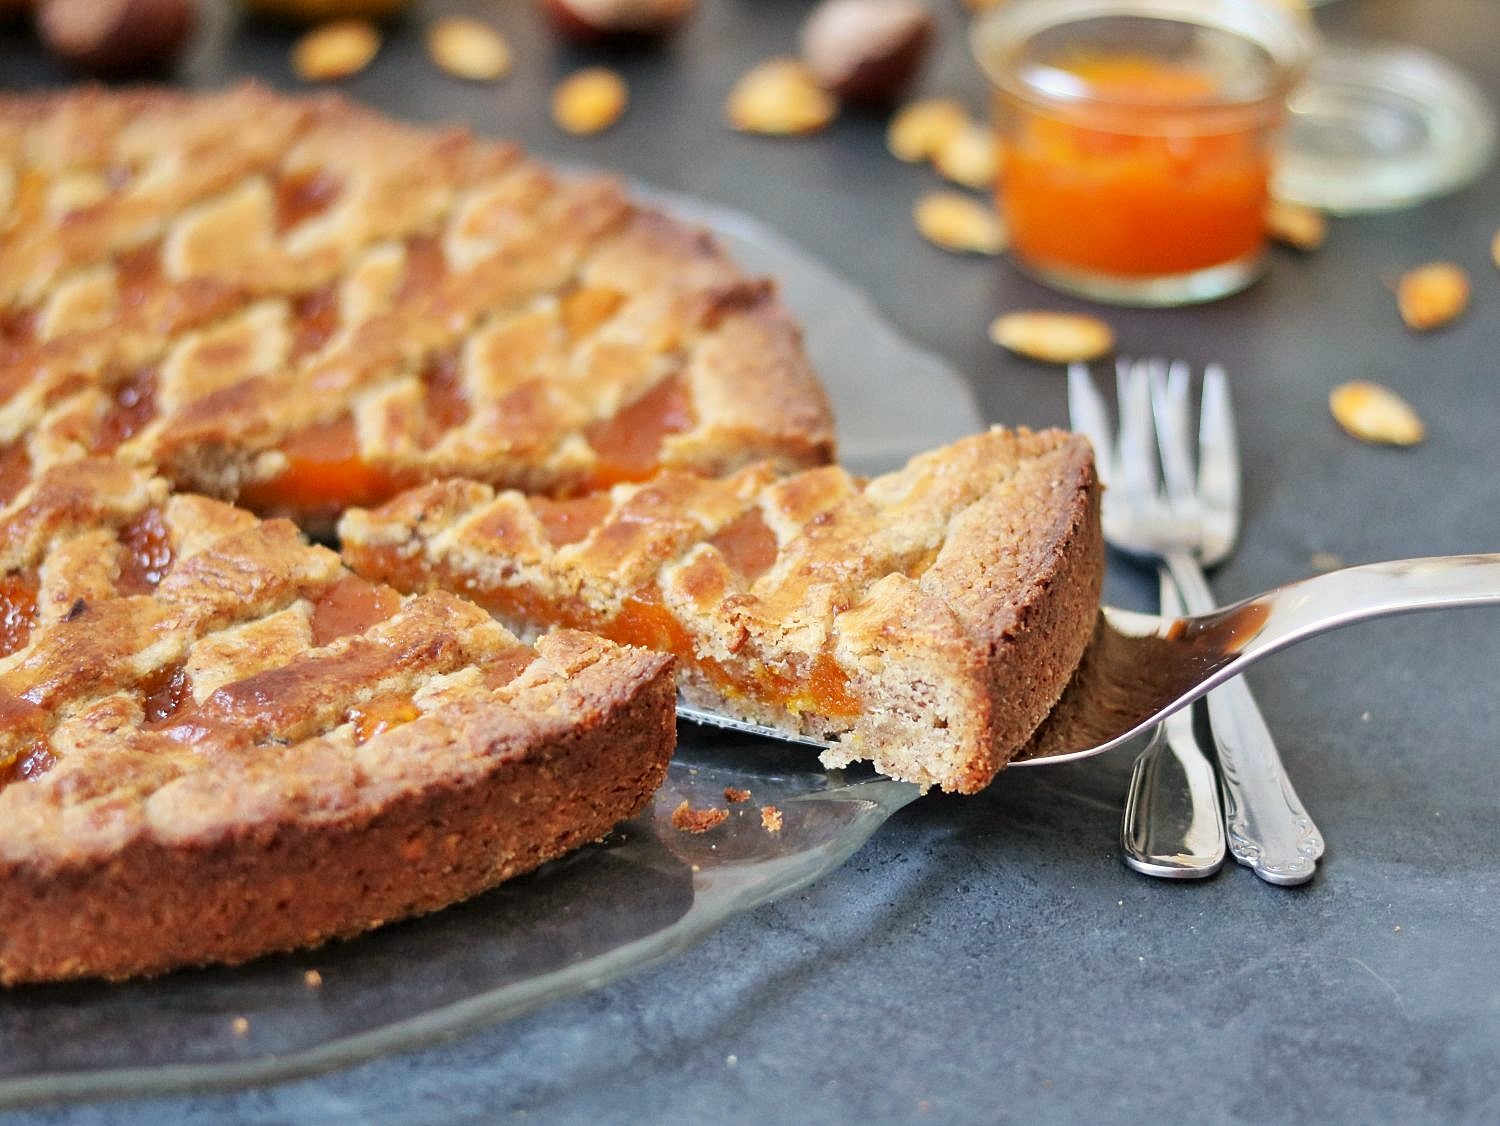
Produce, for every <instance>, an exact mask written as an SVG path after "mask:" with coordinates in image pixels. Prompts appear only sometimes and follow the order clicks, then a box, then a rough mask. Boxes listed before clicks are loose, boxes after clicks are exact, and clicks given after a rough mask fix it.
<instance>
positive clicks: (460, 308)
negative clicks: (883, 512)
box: [0, 88, 831, 521]
mask: <svg viewBox="0 0 1500 1126" xmlns="http://www.w3.org/2000/svg"><path fill="white" fill-rule="evenodd" d="M164 97H165V96H164ZM165 102H166V105H165V107H162V106H158V105H156V104H155V103H154V102H153V101H152V100H151V99H150V98H137V99H134V100H132V99H121V100H119V101H111V100H110V99H109V98H106V97H101V96H100V95H97V94H94V95H82V96H75V97H74V98H73V99H71V100H70V99H68V98H62V99H59V100H58V101H57V102H56V103H55V104H54V105H53V106H52V107H51V112H50V113H38V114H34V115H33V118H34V119H35V122H36V123H35V124H32V125H30V126H23V125H17V124H16V123H15V118H16V117H17V116H18V114H17V113H16V112H15V111H14V110H12V112H11V113H9V114H7V113H6V112H5V104H4V103H0V123H5V124H6V125H7V126H8V129H9V139H8V142H7V143H6V144H5V145H4V148H3V150H0V151H3V152H4V153H5V154H6V155H8V156H9V158H10V163H9V166H8V167H7V168H6V169H5V170H4V171H3V172H0V175H4V176H7V177H8V179H5V180H3V181H0V204H6V206H5V208H4V213H5V224H6V225H5V228H4V231H5V233H4V240H5V241H4V243H3V244H0V263H3V266H0V321H3V325H0V327H3V329H4V332H3V334H0V451H3V453H0V501H3V500H4V499H6V498H7V496H10V495H14V492H15V491H16V489H17V488H18V487H19V482H20V481H21V480H24V471H25V470H26V469H27V468H30V467H35V468H37V469H41V468H45V467H47V466H49V465H51V464H55V463H56V462H58V461H64V460H69V459H71V458H73V457H76V456H80V455H86V454H91V453H108V452H114V451H116V450H118V452H119V454H120V456H123V457H125V458H126V459H127V460H131V461H135V462H138V463H142V464H152V465H156V466H158V467H159V468H160V469H162V470H163V471H165V472H166V473H167V474H168V475H169V476H171V477H172V478H173V479H174V480H175V481H177V482H178V483H179V484H181V485H184V486H187V487H192V488H197V489H201V490H205V491H210V492H214V493H217V494H219V495H236V494H237V493H239V492H240V491H241V490H242V489H243V490H244V493H245V497H246V499H247V500H248V501H249V502H250V503H252V504H253V505H254V506H255V507H257V508H259V509H261V510H263V511H285V512H290V513H294V514H297V515H299V516H302V517H303V518H304V520H305V521H307V520H314V521H315V520H316V519H318V518H322V519H325V520H326V519H327V518H329V517H330V516H331V515H332V514H333V513H334V512H336V511H337V510H338V509H339V508H340V507H342V506H343V505H345V504H347V503H350V502H354V501H364V502H371V501H375V500H379V499H382V498H383V497H384V496H385V495H389V494H390V493H392V492H394V491H395V490H396V488H397V487H398V486H399V485H401V484H403V483H405V484H410V483H412V482H415V481H421V480H427V479H430V478H432V477H434V476H440V475H447V474H454V473H464V474H466V475H469V476H472V477H476V478H480V479H485V480H489V481H492V482H495V483H499V484H509V485H515V486H517V487H523V488H526V489H528V490H531V491H544V492H554V493H556V492H561V493H568V492H578V491H583V490H586V489H588V488H593V487H598V486H600V485H607V484H610V483H613V482H614V481H616V480H622V479H641V478H644V477H646V476H649V475H650V473H651V472H653V471H654V470H655V469H656V467H657V466H658V465H660V464H666V465H675V466H680V467H684V468H691V469H694V470H696V471H707V472H722V471H725V470H728V469H731V468H734V467H736V466H738V465H741V464H745V463H746V462H748V461H751V460H754V459H756V458H760V457H771V458H774V459H778V460H781V461H782V462H783V463H784V464H787V465H796V464H807V463H809V462H816V461H821V460H824V459H826V458H827V457H828V455H829V452H830V449H831V439H830V433H831V431H830V426H829V423H828V411H827V404H826V401H825V400H824V398H823V396H822V393H821V391H820V390H819V389H818V387H817V384H816V380H815V379H814V378H813V376H812V374H811V372H810V370H809V369H808V367H807V364H806V361H805V359H804V358H803V356H802V354H801V349H800V343H799V340H798V336H797V333H796V331H795V329H794V328H793V326H792V325H791V322H790V321H789V320H788V319H787V318H786V317H785V315H784V314H783V313H782V312H781V311H780V310H779V308H778V307H777V306H776V305H775V302H774V299H773V298H772V295H771V292H770V290H769V288H768V287H767V286H765V285H764V284H761V283H752V282H747V281H746V280H745V279H743V278H742V277H741V276H740V275H739V274H738V272H737V271H736V270H735V269H734V268H733V266H732V265H731V264H730V263H729V262H728V260H727V259H726V258H725V257H724V256H723V255H722V253H721V252H719V251H718V249H717V248H716V247H715V246H713V244H712V243H711V242H710V241H708V240H707V239H706V238H705V237H704V236H702V235H701V234H699V233H697V232H693V231H691V230H688V229H685V228H683V227H680V226H679V225H677V224H675V223H672V222H671V221H669V220H666V219H663V218H661V217H660V216H656V215H653V214H651V213H649V212H644V211H640V210H638V209H636V208H634V207H633V206H631V205H630V203H629V201H628V200H627V199H626V198H625V196H624V194H623V193H622V192H621V190H620V189H619V187H618V186H617V185H615V184H614V183H613V182H611V181H608V180H603V179H597V178H596V179H589V178H584V179H579V180H575V181H570V182H563V181H559V180H558V179H557V178H555V177H554V176H552V175H551V174H550V173H549V172H548V171H547V170H546V169H544V168H543V167H541V166H540V165H537V164H535V163H533V162H530V161H527V160H525V159H524V158H522V157H521V156H520V154H519V153H517V152H516V150H515V149H514V148H513V147H512V146H508V145H499V144H491V143H483V142H478V141H475V140H473V139H472V138H468V137H466V136H462V135H454V134H447V135H443V134H428V133H423V132H419V131H416V130H410V129H405V128H402V127H400V126H397V125H394V124H392V123H389V122H385V121H383V120H381V119H378V118H376V117H374V116H373V115H369V114H366V113H363V112H361V111H357V110H355V109H353V108H352V107H350V106H348V105H347V104H345V103H342V102H338V101H332V100H330V101H323V102H314V103H305V104H301V103H289V102H286V101H284V100H282V99H278V98H275V97H274V96H271V95H268V94H266V93H264V92H262V91H259V90H256V89H254V88H245V89H242V90H239V91H236V92H234V93H232V94H229V95H224V96H222V97H221V98H219V99H218V100H217V101H216V103H215V104H216V105H217V106H218V110H219V112H220V115H221V118H222V115H224V114H228V115H229V116H230V117H231V118H232V119H235V120H238V119H240V118H245V117H256V116H257V115H262V114H263V115H264V116H265V118H266V121H265V122H264V123H260V124H258V127H257V128H255V129H251V130H249V131H248V132H247V133H246V136H245V139H244V140H243V141H241V140H240V138H239V134H238V133H234V134H232V135H231V137H230V139H229V140H228V141H226V140H225V139H224V138H223V136H222V131H223V126H222V121H221V125H220V130H219V135H216V138H215V141H216V145H215V147H212V148H208V147H206V144H207V143H206V141H205V140H204V138H203V137H201V136H200V135H199V131H198V130H195V129H194V128H185V129H183V130H181V131H180V132H179V131H176V130H174V129H173V128H172V125H173V122H174V120H175V118H174V112H178V113H180V110H179V109H178V108H177V100H176V99H173V98H171V97H165ZM89 110H98V112H99V113H100V114H101V115H102V119H104V120H108V121H109V122H110V123H111V124H112V126H113V127H115V128H116V130H117V136H118V138H119V139H117V140H111V136H110V135H95V134H89V135H88V137H87V139H86V140H80V139H79V138H77V137H75V136H73V133H75V132H78V131H79V130H78V129H77V128H76V127H75V123H76V121H77V120H79V119H85V120H86V119H88V117H89V113H88V112H87V111H89ZM106 111H108V112H106ZM194 120H197V118H194ZM117 150H118V151H117ZM314 154H316V155H314ZM190 158H191V159H190ZM187 163H192V164H193V166H194V167H198V166H199V165H206V166H207V167H208V169H209V171H203V172H201V173H200V174H199V175H197V176H196V177H194V178H192V179H191V180H190V182H189V183H188V184H187V186H178V185H176V184H175V181H164V179H163V178H164V177H165V175H166V173H165V172H161V171H159V170H160V169H167V170H172V169H177V168H180V167H181V166H183V165H184V164H187ZM334 166H336V167H338V169H339V172H338V173H333V172H331V171H329V169H330V168H331V167H334ZM214 167H219V168H220V172H219V173H218V174H211V170H212V169H213V168H214ZM5 185H9V186H8V187H6V186H5ZM80 185H93V187H84V186H80ZM101 193H102V194H101ZM137 197H140V198H137ZM382 201H385V202H382ZM395 201H399V204H400V205H399V206H393V205H392V203H393V202H395ZM164 214H166V215H170V216H171V219H170V223H169V224H168V225H167V226H165V227H164V228H163V227H162V226H161V225H160V223H159V222H154V221H153V217H155V219H156V220H161V219H162V216H163V215H164ZM386 216H394V217H395V218H393V219H392V218H386ZM288 224H290V225H288ZM78 228H82V229H85V230H87V231H88V232H89V233H90V237H89V238H88V239H83V240H80V239H78V238H77V237H74V234H75V230H76V229H78ZM49 245H51V246H56V245H61V246H62V250H61V251H60V252H56V251H55V252H54V253H53V254H52V255H51V257H48V256H45V255H42V254H41V251H40V250H39V249H34V248H41V247H46V246H49ZM91 255H92V257H91ZM101 255H102V257H101Z"/></svg>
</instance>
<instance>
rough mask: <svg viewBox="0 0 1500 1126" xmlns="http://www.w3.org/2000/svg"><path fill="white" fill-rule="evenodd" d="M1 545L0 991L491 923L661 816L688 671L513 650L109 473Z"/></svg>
mask: <svg viewBox="0 0 1500 1126" xmlns="http://www.w3.org/2000/svg"><path fill="white" fill-rule="evenodd" d="M18 499H19V503H18V504H16V505H13V506H11V507H10V508H9V509H8V510H7V511H6V512H5V514H4V516H3V517H0V552H3V557H4V558H3V562H4V568H5V574H6V576H7V577H6V579H5V585H4V589H3V600H4V609H5V614H4V623H5V629H4V637H3V642H4V646H3V651H4V656H3V657H0V983H3V984H15V983H18V982H28V981H51V980H59V979H64V978H73V977H84V976H87V977H107V978H121V977H127V976H135V975H140V974H153V973H159V972H162V971H164V970H168V969H172V968H175V967H178V966H185V965H197V964H201V963H209V962H224V963H235V962H242V961H245V960H246V959H249V958H254V957H257V956H259V955H262V954H266V953H270V952H273V951H279V950H289V949H293V948H296V947H302V946H310V945H315V944H317V943H320V942H322V941H324V940H326V939H329V938H333V937H346V936H349V935H353V934H357V933H359V932H361V931H364V930H368V929H370V928H372V927H376V926H380V925H381V924H382V923H384V922H386V921H390V920H395V919H400V918H404V917H407V916H410V915H416V914H421V913H424V912H427V911H432V910H435V909H437V908H440V907H444V906H446V905H448V904H449V903H452V902H455V901H456V900H459V899H462V898H465V897H467V896H470V895H474V894H476V893H477V892H480V891H483V890H485V889H486V888H489V887H493V886H494V885H495V884H497V883H499V882H500V881H502V880H504V879H507V878H508V877H510V876H513V875H517V874H519V873H521V872H525V871H529V870H530V869H532V868H535V867H536V866H537V865H538V864H540V863H542V862H543V861H545V860H548V859H550V858H552V857H554V856H558V855H561V854H562V853H563V852H565V851H567V850H569V849H571V848H574V847H576V846H578V845H580V844H583V843H584V842H586V841H588V840H591V839H594V838H596V837H598V836H600V835H601V834H603V833H605V832H607V831H608V830H609V829H610V827H611V826H613V825H614V824H616V823H617V822H619V821H621V820H623V819H625V818H627V817H630V816H631V815H633V814H634V813H635V812H637V811H638V810H639V809H640V808H641V807H642V806H643V805H645V803H646V802H647V801H648V800H649V798H650V795H651V793H652V792H653V791H654V790H655V789H656V787H657V786H658V785H659V783H660V782H661V779H662V777H663V776H664V774H665V771H666V765H667V760H668V758H669V757H670V755H671V751H672V747H673V745H674V741H675V727H674V719H673V691H672V676H671V664H672V661H671V658H670V657H668V656H665V655H662V654H656V653H648V652H645V651H643V650H638V649H634V650H627V649H621V648H620V647H618V646H615V645H612V644H610V643H608V642H605V641H602V640H600V639H599V638H597V637H593V636H590V635H587V634H579V633H573V632H566V631H565V632H559V633H554V634H551V635H549V636H548V637H545V638H543V639H541V640H540V641H539V642H538V643H537V644H536V646H535V647H529V646H525V645H522V644H521V643H520V642H518V641H517V640H516V638H515V637H514V636H512V635H511V634H510V633H509V632H508V631H506V630H505V629H504V628H503V627H502V626H501V625H499V624H498V623H497V622H495V621H494V620H493V618H491V616H490V615H489V614H488V613H486V612H485V611H483V610H481V609H479V608H478V607H476V606H474V605H472V604H471V603H468V602H465V601H463V600H462V599H460V598H458V597H456V596H454V595H449V594H433V595H424V596H421V597H416V598H402V597H401V596H400V595H398V594H397V593H396V592H395V591H393V590H391V589H390V588H389V587H384V586H381V585H379V584H376V583H371V582H367V581H365V580H363V579H360V578H358V577H356V576H354V575H352V574H350V573H349V572H348V571H347V570H345V569H344V568H343V567H342V566H341V565H340V563H339V560H338V557H337V556H336V555H335V554H334V553H333V552H331V551H329V550H327V549H326V548H321V547H313V546H309V545H308V544H307V543H306V542H305V541H304V540H303V539H302V537H301V536H300V535H299V534H298V532H297V530H296V528H294V527H293V526H292V525H291V524H289V523H287V522H286V521H284V520H271V521H261V520H258V519H257V518H256V517H254V516H252V515H251V514H250V513H248V512H244V511H242V510H239V509H235V508H232V507H230V506H229V505H227V504H224V503H222V502H219V501H214V500H209V499H207V498H204V497H198V496H187V495H176V496H173V495H170V494H169V493H168V490H167V487H166V483H165V482H164V481H161V480H160V479H157V478H152V477H151V476H150V475H149V474H148V473H145V472H142V471H138V470H131V469H127V468H125V467H123V466H120V465H118V464H117V463H114V462H110V461H104V460H97V459H96V460H85V461H79V462H75V463H73V464H71V465H67V466H61V467H58V468H56V469H54V470H52V471H50V472H48V473H46V474H45V475H43V476H42V477H41V478H40V479H39V480H37V481H36V482H35V483H34V484H32V485H30V486H28V487H27V488H26V489H25V490H24V491H23V492H22V494H21V496H20V498H18Z"/></svg>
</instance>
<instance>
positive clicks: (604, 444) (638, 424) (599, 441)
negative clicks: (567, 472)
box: [585, 376, 694, 487]
mask: <svg viewBox="0 0 1500 1126" xmlns="http://www.w3.org/2000/svg"><path fill="white" fill-rule="evenodd" d="M693 422H694V417H693V404H692V401H691V398H690V397H689V395H688V389H687V386H686V384H684V382H683V380H682V379H681V377H679V376H672V377H671V378H669V379H664V380H662V381H661V382H660V383H658V384H657V385H656V386H655V387H653V388H652V389H651V390H649V391H647V392H646V393H645V394H644V395H642V396H641V397H640V398H638V399H636V400H635V402H633V403H629V404H627V405H626V406H624V407H622V408H620V410H619V411H618V412H617V413H616V414H615V416H614V417H613V418H609V419H605V420H604V421H602V422H596V423H594V424H593V425H592V426H590V427H589V428H588V430H587V432H586V434H585V437H587V438H588V442H589V445H590V446H592V447H593V448H594V452H595V453H596V454H598V455H599V466H598V468H597V469H596V470H595V473H594V478H595V484H596V485H598V486H600V487H608V486H610V485H615V484H619V483H620V482H622V481H644V480H645V479H646V478H648V477H650V476H651V475H652V474H653V473H655V472H656V470H657V469H658V467H659V466H660V465H661V447H662V442H664V441H665V440H666V439H667V437H668V436H669V435H672V434H682V433H684V432H686V431H688V430H691V429H692V427H693Z"/></svg>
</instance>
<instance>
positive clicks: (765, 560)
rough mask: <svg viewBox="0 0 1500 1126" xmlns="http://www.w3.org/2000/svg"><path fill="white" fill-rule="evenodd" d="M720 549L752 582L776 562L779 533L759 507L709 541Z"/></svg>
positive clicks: (746, 578)
mask: <svg viewBox="0 0 1500 1126" xmlns="http://www.w3.org/2000/svg"><path fill="white" fill-rule="evenodd" d="M708 542H709V543H710V544H712V545H713V546H714V547H716V548H718V549H719V552H720V554H722V555H723V556H724V562H726V563H728V564H729V565H730V566H731V567H733V568H734V569H735V570H736V571H738V572H739V573H740V574H741V576H743V577H744V579H745V581H746V582H751V583H753V582H754V581H755V580H756V579H758V578H760V576H761V575H764V574H765V573H766V572H767V571H769V570H770V569H771V564H773V563H775V562H776V552H777V549H778V545H777V543H776V533H775V532H773V531H771V529H770V528H769V527H768V526H767V524H766V520H765V517H764V516H762V515H761V511H760V509H758V508H752V509H750V511H748V512H746V513H745V514H744V515H743V516H741V517H739V518H738V519H736V520H734V521H732V522H731V523H729V524H726V525H725V526H724V527H723V528H721V529H720V530H719V533H718V534H717V535H716V536H714V537H713V538H712V539H711V540H709V541H708Z"/></svg>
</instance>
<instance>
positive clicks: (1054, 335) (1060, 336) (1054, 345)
mask: <svg viewBox="0 0 1500 1126" xmlns="http://www.w3.org/2000/svg"><path fill="white" fill-rule="evenodd" d="M990 339H991V340H993V341H994V342H995V343H996V344H998V345H1000V347H1002V348H1007V349H1009V350H1010V351H1012V352H1016V353H1019V354H1020V355H1022V356H1027V357H1029V358H1031V359H1033V360H1042V361H1044V362H1046V363H1053V364H1067V363H1074V362H1081V361H1084V360H1096V359H1098V358H1099V357H1100V356H1102V355H1104V354H1105V353H1107V352H1109V351H1112V350H1113V349H1114V346H1115V333H1114V330H1113V329H1112V328H1110V327H1109V325H1107V324H1105V323H1104V322H1103V321H1101V320H1100V319H1099V318H1098V317H1091V316H1089V315H1088V314H1086V313H1041V312H1026V313H1006V314H1005V315H1003V316H1000V317H996V318H995V319H994V320H993V321H991V322H990Z"/></svg>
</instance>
